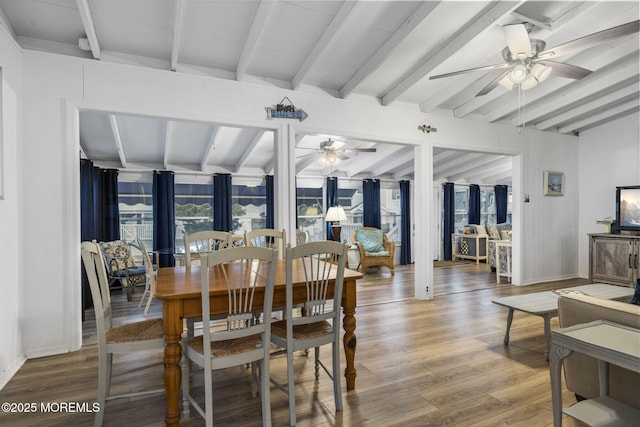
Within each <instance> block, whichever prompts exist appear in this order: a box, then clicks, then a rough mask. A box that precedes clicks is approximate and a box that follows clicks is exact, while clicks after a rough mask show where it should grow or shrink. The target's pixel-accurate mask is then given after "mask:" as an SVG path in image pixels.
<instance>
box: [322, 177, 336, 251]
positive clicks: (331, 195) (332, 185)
mask: <svg viewBox="0 0 640 427" xmlns="http://www.w3.org/2000/svg"><path fill="white" fill-rule="evenodd" d="M332 206H338V178H336V177H332V176H328V177H327V211H328V210H329V208H330V207H332ZM326 214H327V213H326V212H325V215H326ZM326 235H327V240H333V233H332V232H331V222H327V229H326Z"/></svg>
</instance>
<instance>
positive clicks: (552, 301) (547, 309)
mask: <svg viewBox="0 0 640 427" xmlns="http://www.w3.org/2000/svg"><path fill="white" fill-rule="evenodd" d="M571 291H576V292H581V293H583V294H587V295H590V296H592V297H596V298H602V299H619V298H625V297H631V296H632V295H633V289H632V288H625V287H623V286H617V285H608V284H606V283H593V284H590V285H582V286H575V287H571V288H564V289H559V290H558V291H555V292H554V291H544V292H534V293H531V294H524V295H513V296H510V297H502V298H495V299H493V300H491V302H493V303H494V304H498V305H502V306H504V307H507V308H508V309H509V312H508V313H507V330H506V332H505V334H504V340H503V341H504V345H508V344H509V330H510V329H511V322H513V312H514V311H515V310H518V311H522V312H524V313H529V314H533V315H534V316H540V317H542V319H543V320H544V339H545V350H544V357H545V359H546V360H549V348H550V347H551V318H552V317H556V316H558V296H559V295H558V293H556V292H564V293H569V292H571Z"/></svg>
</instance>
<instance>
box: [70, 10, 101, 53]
mask: <svg viewBox="0 0 640 427" xmlns="http://www.w3.org/2000/svg"><path fill="white" fill-rule="evenodd" d="M76 4H77V5H78V12H80V18H81V19H82V25H83V26H84V32H85V33H86V35H87V39H88V40H89V46H90V47H91V54H92V55H93V59H100V57H101V54H100V43H99V42H98V35H97V34H96V28H95V26H94V25H93V18H92V17H91V10H90V9H89V3H88V0H76Z"/></svg>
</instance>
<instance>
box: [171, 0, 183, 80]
mask: <svg viewBox="0 0 640 427" xmlns="http://www.w3.org/2000/svg"><path fill="white" fill-rule="evenodd" d="M175 2H176V3H175V9H174V16H173V45H172V47H171V71H176V70H177V69H178V57H179V53H180V36H181V35H182V16H183V15H184V0H175Z"/></svg>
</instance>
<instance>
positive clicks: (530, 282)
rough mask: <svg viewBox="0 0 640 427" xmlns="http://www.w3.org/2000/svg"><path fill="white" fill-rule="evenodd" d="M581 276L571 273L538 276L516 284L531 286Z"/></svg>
mask: <svg viewBox="0 0 640 427" xmlns="http://www.w3.org/2000/svg"><path fill="white" fill-rule="evenodd" d="M579 278H580V276H579V275H577V274H569V275H566V276H550V277H538V278H536V279H534V280H527V281H525V282H522V283H521V284H519V285H516V286H529V285H537V284H540V283H546V282H559V281H560V280H569V279H579Z"/></svg>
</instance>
